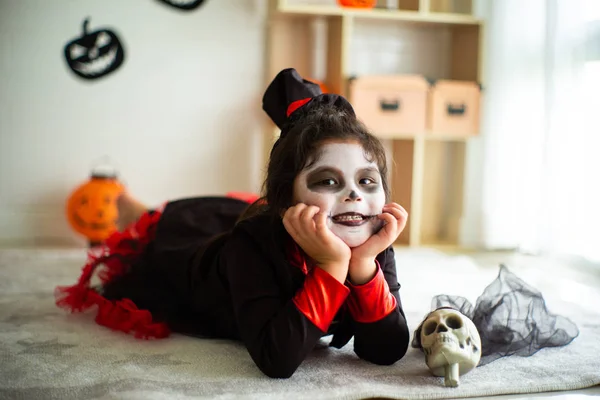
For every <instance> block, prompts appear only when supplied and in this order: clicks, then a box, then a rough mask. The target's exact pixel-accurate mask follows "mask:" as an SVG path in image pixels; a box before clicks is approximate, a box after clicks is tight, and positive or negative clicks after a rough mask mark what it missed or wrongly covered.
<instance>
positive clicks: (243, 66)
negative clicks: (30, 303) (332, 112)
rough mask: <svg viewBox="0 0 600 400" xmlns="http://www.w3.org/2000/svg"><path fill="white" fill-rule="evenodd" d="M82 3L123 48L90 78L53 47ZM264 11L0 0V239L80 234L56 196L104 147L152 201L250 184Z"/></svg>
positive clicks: (255, 161)
mask: <svg viewBox="0 0 600 400" xmlns="http://www.w3.org/2000/svg"><path fill="white" fill-rule="evenodd" d="M88 16H89V17H90V18H91V21H90V30H95V29H97V28H99V27H104V26H106V27H112V28H114V29H115V31H116V32H117V33H118V34H119V35H120V38H121V40H122V41H123V43H124V46H125V51H126V59H125V62H124V63H123V65H122V66H121V68H120V69H119V70H117V71H115V72H114V73H112V74H111V75H109V76H107V77H105V78H102V79H99V80H97V81H89V82H88V81H82V80H80V79H78V78H77V77H75V76H74V75H73V74H72V73H71V71H69V70H68V69H67V66H66V64H65V61H64V59H63V55H62V52H63V46H64V45H65V44H66V43H67V42H68V41H70V40H71V39H72V38H74V37H76V36H79V35H80V34H81V23H82V21H83V19H84V18H85V17H88ZM264 22H265V3H264V1H262V0H207V1H206V2H205V4H204V5H203V6H201V7H200V8H198V9H197V10H195V11H193V12H190V13H184V12H180V11H177V10H174V9H170V8H168V7H167V6H165V5H163V4H161V3H160V2H159V1H157V0H127V1H123V0H85V1H80V0H52V1H49V0H0V242H6V241H19V240H25V241H26V242H36V241H40V240H43V241H46V242H47V241H50V242H51V241H67V242H77V241H79V242H81V239H80V238H78V237H77V236H76V235H75V234H73V233H72V232H71V230H70V229H69V227H68V225H67V223H66V221H65V218H64V204H65V200H66V198H67V196H68V195H69V193H70V191H71V190H73V189H74V188H75V187H76V186H77V185H78V184H79V183H81V182H83V181H84V180H86V179H87V176H88V174H89V172H90V169H91V168H92V167H93V166H94V163H96V162H98V161H99V160H101V159H102V157H103V156H108V157H109V158H110V160H111V161H112V163H113V164H114V165H115V166H116V167H117V169H118V171H119V173H120V176H121V178H122V180H123V181H124V182H125V183H126V184H127V186H128V187H129V189H130V190H131V191H132V192H133V193H134V194H135V195H136V196H138V197H140V198H141V199H143V200H145V201H146V202H148V203H149V204H151V205H156V204H159V203H161V202H163V201H165V200H168V199H171V198H177V197H182V196H194V195H209V194H223V193H225V192H226V191H229V190H247V191H250V190H252V191H257V190H258V189H259V186H260V175H261V171H260V170H259V168H260V167H259V164H260V157H261V154H260V148H261V145H262V142H261V141H260V140H259V139H260V137H261V131H260V123H261V122H262V118H264V116H263V114H262V110H261V103H260V98H261V96H262V91H263V90H264V79H263V76H264V74H263V49H264V45H263V43H264V37H263V29H264Z"/></svg>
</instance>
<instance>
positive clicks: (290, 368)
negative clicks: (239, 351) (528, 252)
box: [104, 198, 409, 378]
mask: <svg viewBox="0 0 600 400" xmlns="http://www.w3.org/2000/svg"><path fill="white" fill-rule="evenodd" d="M243 208H245V206H244V205H243V204H242V203H241V202H236V201H234V200H232V199H223V198H199V199H186V200H180V201H176V202H172V203H169V204H168V205H167V206H166V207H165V209H164V211H163V215H162V216H161V217H160V221H159V223H158V227H157V230H156V237H155V239H154V240H153V242H152V243H151V244H150V245H149V246H148V249H147V251H146V252H145V255H144V258H143V259H142V260H140V262H139V263H138V264H137V265H136V266H134V267H133V268H131V270H130V271H129V273H128V274H126V275H124V276H122V277H120V278H119V279H117V280H115V281H113V282H111V284H110V285H107V286H105V288H104V289H105V295H106V296H107V298H113V299H117V298H129V299H132V300H133V301H134V302H135V304H137V306H138V307H139V308H144V309H148V310H150V311H151V312H152V315H153V317H154V318H155V319H156V320H163V321H165V322H167V324H168V325H169V327H170V328H171V330H173V331H176V332H181V333H185V334H191V335H201V336H209V337H217V338H229V339H236V340H241V341H242V342H243V343H244V344H245V346H246V348H247V349H248V352H249V353H250V356H251V357H252V359H253V360H254V362H255V363H256V365H257V366H258V368H259V369H260V370H261V371H262V372H264V373H265V374H266V375H268V376H270V377H277V378H286V377H290V376H291V375H292V374H293V373H294V371H296V369H297V368H298V367H299V365H300V364H301V363H302V361H303V360H304V359H305V358H306V356H307V354H308V353H309V352H310V351H311V350H312V349H313V348H314V346H315V345H316V343H317V342H318V341H319V339H320V338H321V337H323V336H326V335H333V337H332V340H331V342H330V346H333V347H336V348H341V347H343V346H344V345H346V344H347V343H348V341H349V340H350V339H351V338H352V337H353V336H354V351H355V353H356V354H357V355H358V356H359V357H360V358H362V359H364V360H367V361H370V362H373V363H376V364H381V365H389V364H392V363H394V362H396V361H398V360H399V359H401V358H402V357H403V356H404V354H405V353H406V350H407V348H408V342H409V331H408V327H407V324H406V320H405V317H404V312H403V310H402V303H401V301H400V296H399V288H400V285H399V284H398V280H397V277H396V265H395V259H394V251H393V249H392V248H391V247H389V248H388V249H386V250H385V251H383V252H382V253H380V254H379V255H378V256H377V257H376V261H377V263H378V273H377V275H376V277H375V278H374V279H373V280H372V282H370V283H367V284H366V285H361V286H358V287H354V286H352V285H351V284H350V283H348V282H347V283H346V285H343V284H341V283H340V282H338V281H337V280H335V279H334V278H333V277H331V275H329V274H328V273H327V272H325V271H324V270H322V269H320V268H319V267H318V266H315V267H313V268H311V269H310V270H307V269H304V270H303V268H300V267H302V265H299V264H301V263H302V260H301V259H300V260H298V254H292V253H290V244H291V245H292V246H291V247H292V248H293V247H294V246H295V247H296V248H297V246H296V245H295V244H294V242H293V240H292V238H291V237H290V235H289V234H288V233H287V231H286V230H285V228H284V226H283V223H282V220H281V218H279V217H276V216H271V215H267V214H261V215H257V216H254V217H251V218H248V219H245V220H243V221H241V222H239V223H237V224H235V225H234V221H235V219H236V218H237V216H239V213H240V212H241V210H242V209H243ZM231 227H232V228H231ZM225 228H227V229H225ZM223 231H225V233H223V234H220V235H218V236H216V237H215V236H214V233H215V232H223ZM300 258H301V257H300Z"/></svg>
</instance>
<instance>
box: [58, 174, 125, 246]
mask: <svg viewBox="0 0 600 400" xmlns="http://www.w3.org/2000/svg"><path fill="white" fill-rule="evenodd" d="M122 192H123V185H122V184H121V183H120V182H119V181H118V180H117V179H116V176H114V175H100V174H92V176H91V178H90V180H89V181H87V182H86V183H84V184H82V185H80V186H79V187H78V188H77V189H75V191H74V192H73V193H72V194H71V195H70V196H69V199H68V201H67V210H66V211H67V219H68V221H69V224H70V225H71V228H73V230H75V231H76V232H78V233H80V234H81V235H83V236H85V237H86V238H88V240H89V241H90V242H91V243H100V242H102V241H104V240H106V239H107V238H108V237H109V236H110V235H111V234H112V233H113V232H115V231H116V230H117V217H118V211H117V198H118V197H119V195H120V194H121V193H122Z"/></svg>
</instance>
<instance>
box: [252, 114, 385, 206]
mask: <svg viewBox="0 0 600 400" xmlns="http://www.w3.org/2000/svg"><path fill="white" fill-rule="evenodd" d="M307 108H308V109H307V110H306V111H304V110H303V112H302V114H301V115H300V116H299V117H297V118H294V119H292V120H291V121H290V125H288V126H287V127H285V128H284V130H285V135H284V136H282V137H280V138H279V139H278V140H277V142H276V143H275V145H274V146H273V149H272V150H271V156H270V159H269V164H268V167H267V176H266V179H265V181H264V184H263V197H262V198H261V199H260V200H259V201H258V202H257V203H256V204H255V205H254V206H252V207H250V210H249V214H250V215H253V214H256V213H259V212H270V213H273V214H277V215H280V214H281V213H282V212H283V211H284V210H285V209H286V208H288V207H290V206H291V205H292V201H293V199H292V197H293V192H294V180H295V179H296V176H297V175H298V174H299V173H300V172H301V171H302V170H303V169H304V168H305V167H306V166H308V165H309V163H313V162H315V161H316V160H317V159H318V158H319V153H318V152H319V148H320V146H321V144H323V142H326V141H330V140H349V141H352V140H354V141H356V142H358V143H359V144H360V145H361V146H362V148H363V149H364V151H365V155H366V157H367V159H368V160H369V161H372V162H375V163H376V164H377V166H378V167H379V172H380V174H381V179H382V185H383V190H384V192H385V196H386V200H387V199H389V187H388V182H387V163H386V156H385V150H384V148H383V146H382V144H381V142H380V141H379V139H377V138H376V137H375V136H373V135H371V134H370V133H369V131H368V129H367V128H366V126H365V125H364V124H363V123H362V122H361V121H359V120H358V119H357V118H356V117H355V116H354V114H353V113H350V112H349V111H347V110H345V109H342V108H340V107H336V106H335V105H319V106H318V107H307ZM250 215H245V216H244V217H248V216H250Z"/></svg>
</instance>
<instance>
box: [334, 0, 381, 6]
mask: <svg viewBox="0 0 600 400" xmlns="http://www.w3.org/2000/svg"><path fill="white" fill-rule="evenodd" d="M338 4H339V5H341V6H344V7H353V8H373V7H375V5H376V4H377V0H338Z"/></svg>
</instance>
